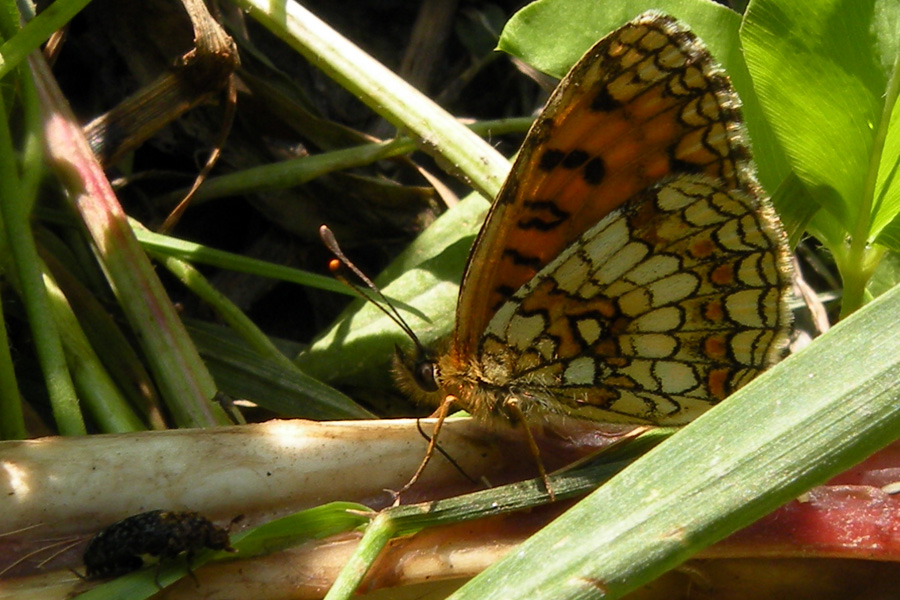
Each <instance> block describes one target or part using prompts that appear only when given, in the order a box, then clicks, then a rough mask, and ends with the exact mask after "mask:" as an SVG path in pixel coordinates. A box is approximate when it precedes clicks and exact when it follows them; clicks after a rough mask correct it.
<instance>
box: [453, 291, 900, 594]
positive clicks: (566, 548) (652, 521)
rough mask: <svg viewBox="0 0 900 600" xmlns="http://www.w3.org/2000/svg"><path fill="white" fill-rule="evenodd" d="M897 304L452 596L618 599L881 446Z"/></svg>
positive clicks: (722, 410) (890, 410)
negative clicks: (550, 550)
mask: <svg viewBox="0 0 900 600" xmlns="http://www.w3.org/2000/svg"><path fill="white" fill-rule="evenodd" d="M898 306H900V288H894V289H893V290H892V291H890V292H888V293H886V294H885V295H883V296H881V297H880V298H879V299H877V300H876V301H874V302H873V303H871V304H870V305H868V306H866V307H865V308H864V309H862V310H860V311H858V312H857V313H855V314H854V315H853V316H851V317H850V318H848V319H846V320H845V321H843V322H842V323H839V324H838V325H837V326H836V327H835V328H833V329H832V330H831V331H830V332H828V333H827V334H825V335H824V336H822V337H821V338H819V339H818V340H816V341H815V342H813V343H812V344H811V345H810V346H809V347H808V348H807V349H806V350H804V351H803V352H801V353H799V354H797V355H795V356H792V357H790V358H789V359H787V360H785V361H784V362H782V363H780V364H779V365H777V366H776V367H774V368H773V369H772V370H771V371H770V372H768V373H766V374H764V375H762V376H760V377H759V378H757V379H756V380H754V381H753V382H752V383H750V384H749V385H748V386H747V387H745V388H743V389H742V390H740V391H739V392H737V393H736V394H734V395H733V396H732V397H731V398H729V399H728V400H726V401H725V402H723V403H722V404H721V405H719V406H718V407H716V408H715V409H713V410H712V411H710V412H709V413H707V414H705V415H703V416H702V417H700V418H699V419H698V420H697V421H695V422H694V423H692V424H691V425H689V426H687V427H686V428H684V429H683V430H682V431H680V432H679V433H677V434H676V435H674V436H673V437H672V438H671V439H670V440H668V441H667V442H665V443H663V444H661V445H660V446H658V447H657V448H655V449H654V450H653V451H651V452H649V453H648V454H647V455H646V456H644V457H643V458H642V459H640V460H639V461H637V462H636V463H634V464H633V465H632V466H631V467H629V468H628V469H626V470H625V471H623V472H622V473H621V474H620V475H619V476H617V477H615V478H614V479H613V480H611V481H610V482H609V483H608V484H606V485H604V486H603V487H601V488H600V489H599V490H598V491H596V492H595V493H594V494H592V495H591V496H590V497H588V498H587V499H586V500H584V501H583V502H581V503H580V504H578V505H577V506H576V507H575V508H573V509H572V510H571V511H569V512H568V513H567V514H566V515H564V516H563V517H561V518H560V519H558V520H557V521H555V522H554V523H553V524H551V525H550V526H549V527H547V528H545V529H544V530H542V531H541V532H540V533H539V534H537V535H535V536H534V537H532V538H531V539H530V540H529V541H528V542H527V543H526V544H524V545H523V546H522V547H521V548H520V549H519V550H518V551H517V552H515V553H514V554H512V555H509V556H507V558H505V559H504V560H502V561H501V562H500V563H498V564H497V565H495V566H494V567H493V568H491V569H489V570H488V571H485V572H484V573H483V574H482V575H481V576H479V577H477V578H475V579H474V580H472V581H471V582H470V583H469V584H468V585H466V586H464V587H463V588H462V589H460V590H459V592H457V593H456V594H454V595H453V596H452V598H453V599H454V600H469V599H475V598H477V599H478V600H491V599H494V598H498V599H499V598H504V599H506V598H511V597H515V598H532V599H541V598H554V599H559V598H619V597H621V596H622V595H623V594H625V593H627V592H629V591H631V590H633V589H635V588H637V587H638V586H640V585H642V584H644V583H647V582H649V581H651V580H652V579H654V578H655V577H657V576H659V575H661V574H662V573H663V572H665V571H667V570H669V569H671V568H673V567H675V566H677V565H679V564H681V563H682V562H683V561H685V560H686V559H688V558H689V557H691V556H692V555H693V554H694V553H696V552H697V551H699V550H701V549H702V548H705V547H707V546H709V545H710V544H712V543H714V542H716V541H718V540H720V539H722V538H724V537H725V536H727V535H728V534H730V533H732V532H734V531H736V530H738V529H740V528H742V527H745V526H747V525H749V524H750V523H752V522H753V521H755V520H757V519H759V518H760V517H762V516H763V515H765V514H767V513H769V512H771V511H772V510H774V509H775V508H777V507H778V506H781V505H782V504H784V503H785V502H788V501H789V500H791V499H793V498H795V497H797V496H798V495H800V494H801V493H803V492H804V491H806V490H808V489H810V488H811V487H813V486H815V485H817V484H821V483H823V482H824V481H826V480H827V479H829V478H830V477H832V476H834V475H836V474H838V473H840V472H842V471H844V470H846V469H847V468H849V467H850V466H852V465H854V464H856V463H858V462H859V461H861V460H862V459H864V458H865V457H866V456H868V455H870V454H871V453H873V452H874V451H876V450H878V449H879V448H882V447H884V446H885V445H887V444H888V443H890V442H891V441H893V440H894V439H896V438H897V436H898V432H900V403H898V401H897V400H898V396H900V390H898V389H897V387H896V382H897V380H898V378H900V342H898V340H897V337H896V331H897V330H898V327H900V311H898ZM863 357H864V358H863ZM550 548H552V552H549V551H548V549H550Z"/></svg>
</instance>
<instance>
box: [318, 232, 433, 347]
mask: <svg viewBox="0 0 900 600" xmlns="http://www.w3.org/2000/svg"><path fill="white" fill-rule="evenodd" d="M319 237H320V238H322V243H324V244H325V247H327V248H328V250H329V251H330V252H331V253H332V254H334V256H335V257H336V258H335V259H333V260H332V261H331V262H330V263H329V264H328V268H329V270H330V271H331V273H332V274H333V275H334V277H335V279H337V280H338V281H340V282H341V283H343V284H344V285H346V286H348V287H349V288H350V289H352V290H353V291H354V292H356V293H357V294H359V295H360V296H361V297H362V298H363V299H364V300H366V301H367V302H371V303H372V304H373V305H375V307H376V308H378V310H380V311H381V312H382V313H384V314H385V315H386V316H387V317H388V318H389V319H391V320H392V321H393V322H394V323H396V324H397V326H398V327H400V329H402V330H403V332H404V333H405V334H406V335H407V336H409V338H410V339H411V340H412V341H413V343H415V345H416V348H418V349H419V351H420V352H421V353H423V354H424V353H425V347H424V346H423V345H422V343H421V342H420V341H419V338H418V337H417V336H416V334H415V333H414V332H413V330H412V328H411V327H410V326H409V325H407V323H406V321H405V320H404V319H403V317H402V316H400V313H399V312H398V311H397V308H396V307H395V306H394V305H393V303H391V301H390V300H388V299H387V297H386V296H385V295H384V294H382V293H381V290H380V289H378V286H377V285H375V283H374V282H373V281H372V280H371V279H369V278H368V277H366V274H365V273H363V272H362V271H361V270H360V269H359V268H358V267H357V266H356V265H355V264H353V262H352V261H351V260H350V259H349V258H347V255H346V254H344V251H343V250H341V247H340V245H339V244H338V242H337V238H335V237H334V232H332V231H331V229H329V228H328V226H327V225H322V226H320V227H319ZM342 265H343V266H344V267H345V268H347V269H349V270H350V271H352V272H353V274H354V275H356V276H357V277H358V278H359V280H360V281H362V282H363V283H365V284H366V288H368V289H365V288H361V287H359V286H355V285H353V284H352V283H350V281H348V280H347V278H346V277H344V275H343V274H342V273H341V272H340V270H341V266H342ZM385 307H386V308H385Z"/></svg>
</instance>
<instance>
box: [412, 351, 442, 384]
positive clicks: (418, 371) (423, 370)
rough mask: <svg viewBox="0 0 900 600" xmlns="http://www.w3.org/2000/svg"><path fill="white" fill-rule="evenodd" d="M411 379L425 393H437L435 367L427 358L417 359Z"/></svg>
mask: <svg viewBox="0 0 900 600" xmlns="http://www.w3.org/2000/svg"><path fill="white" fill-rule="evenodd" d="M413 379H415V381H416V384H417V385H418V386H419V387H420V388H422V390H423V391H425V392H436V391H438V388H439V386H438V383H437V365H435V364H434V361H432V360H431V359H429V358H427V357H423V358H420V359H418V361H417V362H416V366H415V369H413Z"/></svg>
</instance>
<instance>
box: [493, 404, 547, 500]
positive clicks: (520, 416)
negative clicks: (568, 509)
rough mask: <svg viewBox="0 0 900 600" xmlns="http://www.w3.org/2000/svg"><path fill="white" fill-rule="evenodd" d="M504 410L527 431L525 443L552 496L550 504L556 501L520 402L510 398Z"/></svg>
mask: <svg viewBox="0 0 900 600" xmlns="http://www.w3.org/2000/svg"><path fill="white" fill-rule="evenodd" d="M504 408H506V409H507V410H508V411H509V413H510V415H512V417H513V418H514V419H515V421H516V422H518V423H519V424H520V425H521V426H522V429H524V430H525V441H526V442H527V443H528V450H529V451H530V452H531V456H532V458H534V463H535V465H537V469H538V474H539V475H540V478H541V480H542V481H543V482H544V488H545V489H546V490H547V495H548V496H550V502H554V501H556V494H554V493H553V486H551V485H550V477H549V476H548V475H547V469H545V468H544V461H542V460H541V451H540V449H539V448H538V445H537V442H535V441H534V435H532V433H531V427H529V426H528V421H527V420H526V419H525V413H523V412H522V407H521V406H519V401H518V400H517V399H516V398H509V399H507V400H506V401H505V402H504Z"/></svg>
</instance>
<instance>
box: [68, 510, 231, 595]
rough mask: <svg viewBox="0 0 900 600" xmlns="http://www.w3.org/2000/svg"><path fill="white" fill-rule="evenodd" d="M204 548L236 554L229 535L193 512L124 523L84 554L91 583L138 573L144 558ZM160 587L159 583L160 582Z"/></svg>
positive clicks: (145, 516)
mask: <svg viewBox="0 0 900 600" xmlns="http://www.w3.org/2000/svg"><path fill="white" fill-rule="evenodd" d="M203 548H210V549H212V550H225V551H227V552H235V549H234V548H232V547H231V542H230V540H229V537H228V531H227V530H226V529H223V528H221V527H218V526H216V525H215V524H214V523H213V522H212V521H210V520H209V519H207V518H206V517H203V516H201V515H200V514H198V513H195V512H192V511H165V510H151V511H149V512H144V513H140V514H137V515H133V516H130V517H128V518H126V519H122V520H121V521H118V522H116V523H113V524H112V525H110V526H109V527H106V528H105V529H103V530H101V531H100V532H99V533H97V535H95V536H94V537H93V539H92V540H91V541H90V543H89V544H88V547H87V550H85V551H84V566H85V567H86V571H87V577H88V579H97V578H102V577H113V576H116V575H123V574H125V573H129V572H131V571H135V570H137V569H139V568H141V566H142V565H143V564H144V560H143V559H142V558H141V556H142V555H144V554H149V555H152V556H158V557H159V559H160V560H161V561H162V560H166V559H170V558H174V557H176V556H178V555H179V554H181V553H182V552H186V553H187V561H188V565H190V560H191V558H192V557H193V554H194V553H195V552H197V551H198V550H202V549H203ZM157 583H158V582H157Z"/></svg>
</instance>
